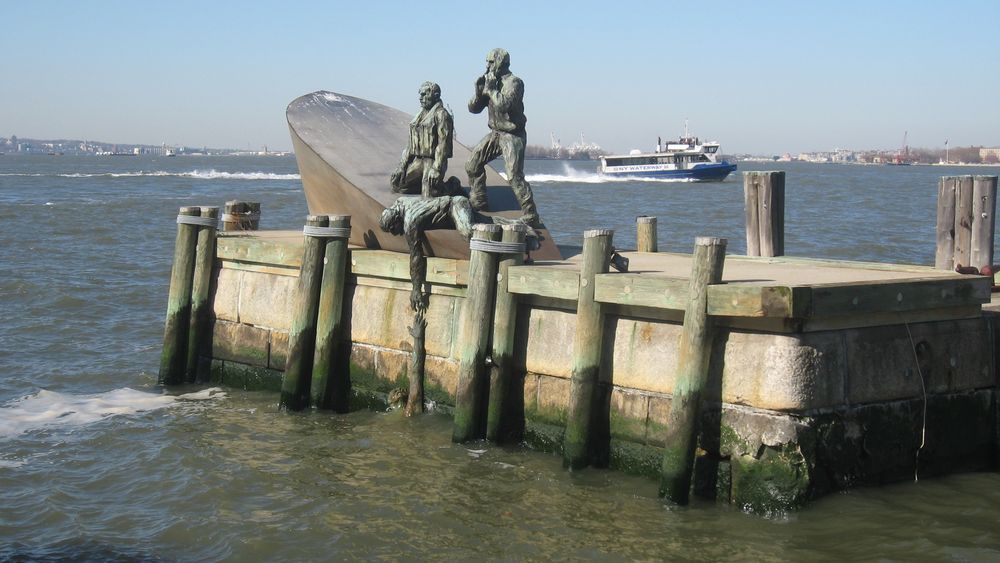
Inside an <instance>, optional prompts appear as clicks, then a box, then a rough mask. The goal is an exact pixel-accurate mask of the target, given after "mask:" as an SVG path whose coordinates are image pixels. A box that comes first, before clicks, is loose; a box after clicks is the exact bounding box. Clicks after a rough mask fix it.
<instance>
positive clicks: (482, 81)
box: [476, 76, 486, 94]
mask: <svg viewBox="0 0 1000 563" xmlns="http://www.w3.org/2000/svg"><path fill="white" fill-rule="evenodd" d="M485 85H486V76H480V77H479V78H477V79H476V94H482V93H483V86H485Z"/></svg>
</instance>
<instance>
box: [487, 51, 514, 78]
mask: <svg viewBox="0 0 1000 563" xmlns="http://www.w3.org/2000/svg"><path fill="white" fill-rule="evenodd" d="M509 68H510V54H509V53H507V50H506V49H501V48H500V47H497V48H496V49H492V50H490V52H489V53H486V72H489V73H493V75H494V76H499V75H501V74H504V73H506V72H507V70H508V69H509Z"/></svg>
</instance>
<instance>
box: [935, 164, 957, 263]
mask: <svg viewBox="0 0 1000 563" xmlns="http://www.w3.org/2000/svg"><path fill="white" fill-rule="evenodd" d="M957 184H958V179H957V178H955V177H954V176H942V177H941V180H939V181H938V201H937V249H936V250H935V252H934V267H935V268H937V269H939V270H951V269H954V268H955V192H956V189H957Z"/></svg>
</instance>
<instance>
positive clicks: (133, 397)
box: [0, 387, 226, 437]
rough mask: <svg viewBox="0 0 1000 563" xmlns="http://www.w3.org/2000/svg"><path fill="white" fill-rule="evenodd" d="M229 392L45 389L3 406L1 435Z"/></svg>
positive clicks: (66, 425) (218, 396)
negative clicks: (64, 391)
mask: <svg viewBox="0 0 1000 563" xmlns="http://www.w3.org/2000/svg"><path fill="white" fill-rule="evenodd" d="M225 396H226V395H225V393H224V392H223V391H222V389H220V388H218V387H212V388H209V389H204V390H202V391H198V392H195V393H187V394H184V395H156V394H153V393H146V392H143V391H136V390H134V389H130V388H128V387H123V388H121V389H115V390H113V391H108V392H105V393H95V394H90V395H73V394H70V393H59V392H57V391H48V390H45V389H42V390H40V391H39V392H38V393H35V394H34V395H28V396H27V397H24V398H21V399H17V400H15V401H11V402H10V403H8V404H7V405H5V406H3V407H0V437H10V436H16V435H18V434H22V433H24V432H29V431H31V430H37V429H40V428H71V427H78V426H84V425H87V424H91V423H93V422H97V421H100V420H104V419H105V418H109V417H112V416H128V415H134V414H136V413H140V412H148V411H153V410H157V409H162V408H165V407H169V406H171V405H173V404H176V403H178V402H182V401H205V400H211V399H222V398H225Z"/></svg>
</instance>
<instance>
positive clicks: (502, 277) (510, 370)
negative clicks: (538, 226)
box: [486, 224, 528, 443]
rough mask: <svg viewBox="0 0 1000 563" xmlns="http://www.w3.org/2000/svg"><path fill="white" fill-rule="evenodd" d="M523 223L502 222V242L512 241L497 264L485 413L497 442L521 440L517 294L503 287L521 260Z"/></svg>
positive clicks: (488, 436)
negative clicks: (516, 405)
mask: <svg viewBox="0 0 1000 563" xmlns="http://www.w3.org/2000/svg"><path fill="white" fill-rule="evenodd" d="M527 232H528V227H527V225H519V224H514V225H504V226H503V238H502V242H504V243H506V244H510V245H512V248H515V250H514V251H513V252H509V253H506V254H504V255H503V256H502V258H501V259H500V263H499V265H498V267H497V291H496V304H495V306H494V312H493V316H494V319H493V347H492V353H491V357H492V358H493V365H492V366H491V367H490V396H489V408H488V409H487V416H486V439H487V440H490V441H493V442H497V443H503V442H519V441H521V435H520V434H521V429H522V428H523V426H524V425H523V424H517V423H516V421H515V420H514V419H513V417H514V416H515V415H516V413H514V412H513V405H512V400H511V399H512V394H513V393H514V389H513V385H514V381H513V378H514V366H513V362H514V328H515V326H516V324H517V296H516V295H515V294H513V293H511V292H509V291H507V271H508V269H509V268H510V267H511V266H519V265H521V264H523V263H524V238H525V235H526V234H527Z"/></svg>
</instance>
